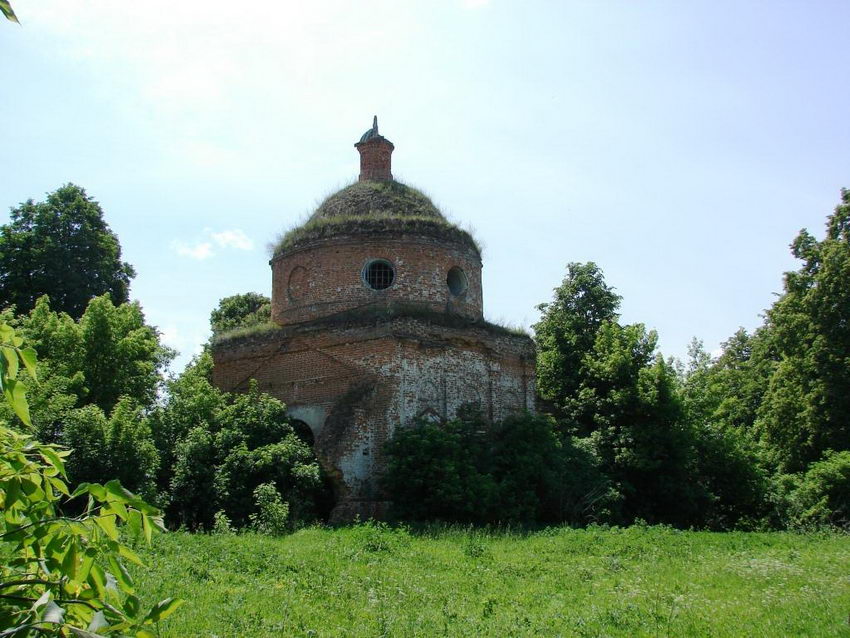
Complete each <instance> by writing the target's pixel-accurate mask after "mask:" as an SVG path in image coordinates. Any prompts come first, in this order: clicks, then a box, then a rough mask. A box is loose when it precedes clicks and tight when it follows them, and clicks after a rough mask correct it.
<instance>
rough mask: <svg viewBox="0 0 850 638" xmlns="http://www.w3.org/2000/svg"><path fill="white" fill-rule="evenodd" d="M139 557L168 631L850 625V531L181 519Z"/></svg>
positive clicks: (566, 631)
mask: <svg viewBox="0 0 850 638" xmlns="http://www.w3.org/2000/svg"><path fill="white" fill-rule="evenodd" d="M142 554H143V555H144V557H145V560H146V562H147V563H148V569H137V570H135V572H134V575H135V581H136V588H137V591H138V593H139V595H140V596H141V597H142V598H143V600H144V602H145V603H153V602H155V601H157V600H160V599H162V598H165V597H167V596H179V597H181V598H184V599H186V601H187V602H186V604H185V605H184V606H183V607H181V608H180V609H179V610H178V611H177V612H176V613H175V614H174V615H173V616H171V617H170V618H168V619H167V620H166V621H164V622H163V623H161V625H160V631H161V634H162V635H163V636H218V637H225V636H253V637H256V636H630V637H631V636H676V637H679V636H700V637H705V636H736V637H737V636H770V637H773V636H850V625H848V614H850V538H848V536H847V535H844V534H839V533H806V534H802V533H791V532H769V533H752V532H727V533H711V532H693V531H678V530H674V529H671V528H667V527H642V526H635V527H630V528H610V529H609V528H602V527H590V528H587V529H569V528H553V529H545V530H542V531H536V532H528V533H526V532H520V531H511V530H507V531H505V530H496V531H487V530H480V529H466V528H441V527H431V528H426V529H425V530H422V531H408V530H405V529H393V528H387V527H384V526H380V525H373V524H365V525H357V526H353V527H347V528H340V529H324V528H310V529H304V530H301V531H299V532H297V533H295V534H292V535H290V536H286V537H278V538H273V537H268V536H261V535H256V534H238V535H236V534H232V535H228V534H224V535H203V534H188V533H183V532H176V533H170V534H166V535H163V536H160V537H158V538H156V539H155V541H154V546H153V548H151V549H145V550H144V551H143V552H142Z"/></svg>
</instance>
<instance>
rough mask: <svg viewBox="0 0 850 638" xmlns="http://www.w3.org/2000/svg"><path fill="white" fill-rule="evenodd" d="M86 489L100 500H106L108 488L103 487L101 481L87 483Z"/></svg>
mask: <svg viewBox="0 0 850 638" xmlns="http://www.w3.org/2000/svg"><path fill="white" fill-rule="evenodd" d="M78 489H79V488H78ZM86 491H87V492H88V493H89V494H91V495H92V496H94V497H95V498H96V499H97V500H98V501H105V500H106V490H105V489H103V485H101V484H100V483H89V484H88V485H86Z"/></svg>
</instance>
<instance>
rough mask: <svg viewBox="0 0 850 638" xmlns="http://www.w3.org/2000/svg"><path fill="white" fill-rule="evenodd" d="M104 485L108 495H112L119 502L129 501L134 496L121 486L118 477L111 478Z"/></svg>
mask: <svg viewBox="0 0 850 638" xmlns="http://www.w3.org/2000/svg"><path fill="white" fill-rule="evenodd" d="M104 487H105V488H106V491H107V492H109V494H110V496H112V497H113V498H114V499H115V500H117V501H118V502H119V503H129V502H130V501H132V500H133V499H135V498H136V497H135V495H134V494H133V493H132V492H130V491H129V490H127V489H125V488H124V487H122V486H121V483H120V481H118V479H112V480H111V481H109V482H108V483H107V484H106V485H104ZM110 500H112V499H110Z"/></svg>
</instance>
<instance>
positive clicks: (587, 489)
mask: <svg viewBox="0 0 850 638" xmlns="http://www.w3.org/2000/svg"><path fill="white" fill-rule="evenodd" d="M576 443H578V442H577V441H576V440H574V439H572V438H569V437H568V438H567V439H566V440H564V441H563V442H562V441H561V440H560V439H559V437H558V436H557V434H556V433H555V429H554V424H553V421H552V419H551V418H549V417H546V416H541V415H538V416H535V415H531V414H523V415H516V416H512V417H510V418H508V419H505V420H504V421H501V422H498V423H494V424H490V423H487V422H486V421H485V420H484V419H483V417H482V416H481V415H480V413H477V412H475V411H471V410H462V411H460V412H459V414H458V416H457V418H455V419H452V420H450V421H448V422H447V423H432V422H430V421H420V422H417V423H414V424H413V425H411V426H407V427H401V428H397V429H396V431H395V434H394V435H393V438H392V439H391V440H390V441H389V442H388V444H387V446H386V453H387V469H386V472H385V474H384V476H383V478H382V484H383V487H384V489H385V490H386V493H387V495H388V497H389V498H390V499H391V500H392V502H393V514H394V515H395V516H397V517H398V518H401V519H406V520H412V521H427V520H441V521H449V522H460V523H507V522H514V523H558V522H564V521H565V522H569V523H573V524H586V523H588V522H592V521H597V522H607V521H609V520H610V518H611V516H610V512H611V508H612V506H614V505H615V503H614V502H613V501H614V500H616V494H613V493H612V492H611V490H610V483H609V481H608V480H607V479H606V478H605V477H604V476H603V475H602V474H601V473H600V472H599V470H598V463H597V461H596V458H595V457H594V455H593V453H592V452H591V451H590V450H589V449H587V447H586V446H585V447H581V444H580V443H579V445H576ZM612 497H614V498H613V500H612Z"/></svg>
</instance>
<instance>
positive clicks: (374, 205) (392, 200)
mask: <svg viewBox="0 0 850 638" xmlns="http://www.w3.org/2000/svg"><path fill="white" fill-rule="evenodd" d="M330 217H433V218H435V219H440V220H443V221H445V219H446V218H445V217H443V214H442V213H441V212H440V211H439V209H438V208H437V207H436V206H434V203H433V202H432V201H431V200H430V199H428V197H427V196H425V195H424V194H423V193H422V192H420V191H418V190H416V189H415V188H411V187H410V186H406V185H405V184H402V183H401V182H395V181H381V182H377V181H376V182H355V183H354V184H351V185H350V186H346V187H345V188H343V189H342V190H340V191H337V192H336V193H334V194H333V195H331V196H330V197H328V198H327V199H326V200H325V201H324V202H322V203H321V204H320V205H319V207H318V208H317V209H316V212H315V213H313V214H312V215H311V216H310V220H311V221H312V220H316V219H327V218H330Z"/></svg>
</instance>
